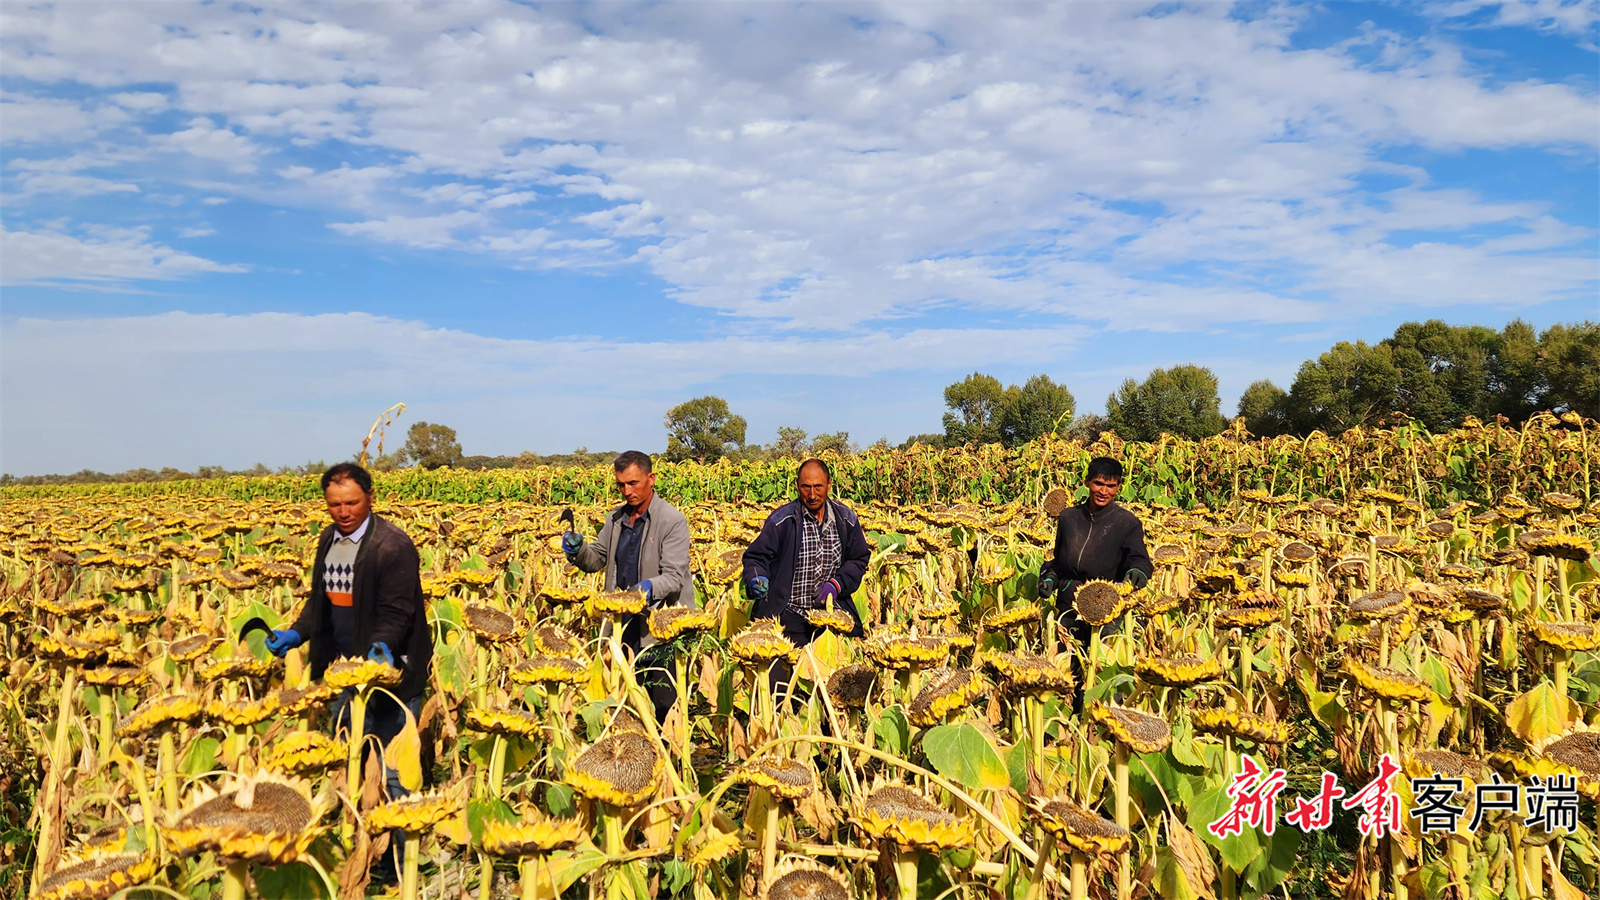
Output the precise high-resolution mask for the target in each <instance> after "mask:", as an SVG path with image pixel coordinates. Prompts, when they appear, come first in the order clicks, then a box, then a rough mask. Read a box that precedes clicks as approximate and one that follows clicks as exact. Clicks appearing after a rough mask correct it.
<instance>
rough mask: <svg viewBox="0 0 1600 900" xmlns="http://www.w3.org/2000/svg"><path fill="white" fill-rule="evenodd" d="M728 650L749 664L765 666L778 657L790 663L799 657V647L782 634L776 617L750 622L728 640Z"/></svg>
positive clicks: (781, 628) (781, 627)
mask: <svg viewBox="0 0 1600 900" xmlns="http://www.w3.org/2000/svg"><path fill="white" fill-rule="evenodd" d="M728 652H729V653H732V654H733V655H734V656H735V657H736V658H737V659H738V660H739V661H740V662H743V663H744V664H745V665H750V666H765V665H767V664H769V663H771V662H772V661H774V660H778V659H784V660H788V661H789V662H791V663H792V662H794V661H795V660H797V659H799V658H800V648H798V647H796V646H795V645H794V642H793V641H790V640H789V639H788V638H787V637H785V636H784V634H783V626H782V625H780V624H779V623H778V620H777V619H758V620H756V621H755V622H752V623H750V626H749V627H748V628H745V629H744V630H743V631H741V632H739V633H738V634H736V635H734V636H733V640H731V641H729V642H728Z"/></svg>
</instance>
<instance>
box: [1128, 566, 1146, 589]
mask: <svg viewBox="0 0 1600 900" xmlns="http://www.w3.org/2000/svg"><path fill="white" fill-rule="evenodd" d="M1122 580H1123V581H1126V582H1127V583H1129V584H1131V585H1133V586H1134V587H1135V588H1143V587H1144V586H1145V585H1147V584H1149V583H1150V575H1149V573H1147V572H1145V570H1143V569H1129V570H1128V574H1126V575H1124V576H1122Z"/></svg>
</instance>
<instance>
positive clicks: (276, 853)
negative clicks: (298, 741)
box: [162, 771, 333, 865]
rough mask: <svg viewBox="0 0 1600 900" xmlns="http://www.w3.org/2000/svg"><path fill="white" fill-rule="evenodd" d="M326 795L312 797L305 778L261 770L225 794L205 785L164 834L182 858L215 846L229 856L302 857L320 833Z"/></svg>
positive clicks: (273, 860) (277, 860)
mask: <svg viewBox="0 0 1600 900" xmlns="http://www.w3.org/2000/svg"><path fill="white" fill-rule="evenodd" d="M324 796H325V797H326V798H327V799H325V800H322V801H321V802H318V801H313V800H312V798H311V791H310V788H309V787H308V786H307V785H306V783H305V782H304V781H301V780H299V779H289V778H283V777H281V776H278V775H273V774H271V773H269V772H265V771H261V772H257V773H256V774H255V775H253V776H251V777H249V778H246V779H243V782H242V784H241V785H240V786H239V787H238V788H237V789H235V790H231V791H228V792H226V793H222V794H219V793H217V792H216V790H215V789H213V788H212V787H211V786H210V785H202V786H201V788H200V790H199V792H198V793H197V794H196V795H195V797H194V798H193V799H192V800H191V802H190V805H189V807H188V809H186V810H185V811H184V812H183V813H181V814H179V815H178V816H176V817H175V818H174V819H173V820H172V821H171V823H170V824H169V825H167V827H165V828H163V829H162V833H163V835H164V836H165V837H166V839H167V843H168V844H170V845H171V846H172V850H173V852H174V853H176V854H177V855H178V856H181V857H188V856H195V855H198V854H200V853H204V852H206V851H207V850H210V851H213V852H215V853H216V854H217V855H218V856H221V857H223V858H225V859H238V860H249V861H251V862H257V863H264V864H268V865H282V864H284V863H288V862H293V861H294V860H296V859H298V858H299V856H300V854H301V853H304V852H305V849H306V848H307V847H308V846H310V845H311V842H312V841H313V840H315V839H316V837H317V835H318V834H319V833H320V831H321V829H319V828H318V827H317V822H318V820H319V819H321V818H322V816H323V815H324V814H325V813H327V811H328V808H329V804H328V802H327V800H331V799H333V798H332V797H331V795H324Z"/></svg>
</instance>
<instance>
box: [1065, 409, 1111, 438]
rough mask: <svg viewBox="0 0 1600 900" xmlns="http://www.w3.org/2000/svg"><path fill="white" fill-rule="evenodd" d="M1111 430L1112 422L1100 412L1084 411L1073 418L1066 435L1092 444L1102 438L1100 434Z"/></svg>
mask: <svg viewBox="0 0 1600 900" xmlns="http://www.w3.org/2000/svg"><path fill="white" fill-rule="evenodd" d="M1110 430H1111V422H1110V420H1109V419H1107V418H1106V417H1105V416H1102V415H1100V414H1099V413H1084V414H1083V415H1081V416H1077V417H1076V418H1074V419H1073V420H1072V424H1071V425H1068V426H1067V431H1066V436H1067V437H1070V438H1076V439H1078V440H1079V441H1082V442H1083V443H1085V444H1092V443H1094V442H1095V441H1098V440H1100V435H1102V434H1104V433H1106V432H1107V431H1110Z"/></svg>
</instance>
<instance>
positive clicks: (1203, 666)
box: [1133, 655, 1223, 687]
mask: <svg viewBox="0 0 1600 900" xmlns="http://www.w3.org/2000/svg"><path fill="white" fill-rule="evenodd" d="M1133 670H1134V672H1135V673H1136V674H1138V676H1139V678H1140V679H1141V680H1143V681H1145V682H1148V683H1150V684H1159V685H1164V686H1166V687H1188V686H1190V685H1193V684H1199V683H1201V682H1204V681H1216V680H1217V679H1219V678H1222V677H1223V672H1222V659H1221V657H1218V656H1192V655H1190V656H1170V657H1168V656H1141V657H1139V658H1138V659H1136V660H1134V663H1133Z"/></svg>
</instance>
